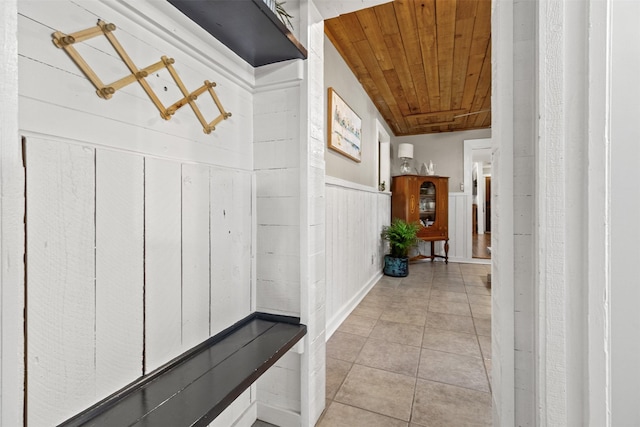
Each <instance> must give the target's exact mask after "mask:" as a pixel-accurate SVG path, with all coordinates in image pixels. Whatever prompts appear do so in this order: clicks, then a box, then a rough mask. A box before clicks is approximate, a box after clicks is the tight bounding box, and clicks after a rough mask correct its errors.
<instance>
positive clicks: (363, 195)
mask: <svg viewBox="0 0 640 427" xmlns="http://www.w3.org/2000/svg"><path fill="white" fill-rule="evenodd" d="M326 181H327V184H326V188H325V195H326V250H327V252H326V281H327V286H326V290H327V291H326V298H327V335H326V337H327V339H329V337H330V336H331V335H332V334H333V332H335V330H336V329H337V328H338V326H340V324H341V323H342V322H343V321H344V319H345V318H346V317H347V316H348V315H349V313H351V311H352V310H353V309H354V308H355V307H356V306H357V305H358V303H359V302H360V301H361V300H362V298H364V296H365V295H366V294H367V292H368V291H369V290H370V289H371V287H372V286H373V285H374V284H375V283H376V282H377V280H378V279H379V278H380V277H381V275H382V266H383V263H384V252H385V249H384V242H383V241H382V239H381V237H380V233H381V231H382V227H383V226H384V225H387V224H389V221H390V217H391V197H390V193H381V192H379V191H378V190H377V189H373V188H370V187H365V186H361V185H358V184H353V183H349V182H346V181H343V180H340V179H337V178H332V177H327V178H326Z"/></svg>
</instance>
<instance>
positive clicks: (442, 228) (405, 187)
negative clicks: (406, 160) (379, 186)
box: [391, 175, 449, 264]
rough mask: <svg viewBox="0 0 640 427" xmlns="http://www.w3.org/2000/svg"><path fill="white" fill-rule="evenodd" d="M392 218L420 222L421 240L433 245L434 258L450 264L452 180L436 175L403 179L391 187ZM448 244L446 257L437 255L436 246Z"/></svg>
mask: <svg viewBox="0 0 640 427" xmlns="http://www.w3.org/2000/svg"><path fill="white" fill-rule="evenodd" d="M391 218H400V219H403V220H405V221H407V222H419V223H420V225H421V226H422V227H421V228H420V230H419V231H418V238H419V239H420V240H424V241H426V242H431V255H430V256H425V255H419V256H418V258H431V260H433V259H434V258H436V257H439V258H444V260H445V263H447V264H448V263H449V178H448V177H446V176H436V175H428V176H423V175H400V176H395V177H393V181H392V183H391ZM441 240H442V241H444V256H443V255H435V254H434V242H437V241H441Z"/></svg>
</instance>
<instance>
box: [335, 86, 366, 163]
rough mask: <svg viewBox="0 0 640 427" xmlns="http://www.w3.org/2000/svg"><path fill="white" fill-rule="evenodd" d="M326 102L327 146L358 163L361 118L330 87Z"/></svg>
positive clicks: (360, 156)
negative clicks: (327, 113) (327, 115)
mask: <svg viewBox="0 0 640 427" xmlns="http://www.w3.org/2000/svg"><path fill="white" fill-rule="evenodd" d="M327 104H328V107H329V108H328V110H329V117H328V120H327V123H328V130H327V139H328V141H327V146H328V147H329V148H330V149H332V150H334V151H337V152H338V153H340V154H342V155H343V156H346V157H348V158H350V159H351V160H354V161H356V162H358V163H360V162H361V161H362V119H361V118H360V116H358V115H357V114H356V113H355V111H353V110H352V109H351V107H349V105H348V104H347V103H346V102H344V100H343V99H342V98H341V97H340V95H338V93H337V92H336V91H335V90H333V88H331V87H330V88H329V90H328V96H327Z"/></svg>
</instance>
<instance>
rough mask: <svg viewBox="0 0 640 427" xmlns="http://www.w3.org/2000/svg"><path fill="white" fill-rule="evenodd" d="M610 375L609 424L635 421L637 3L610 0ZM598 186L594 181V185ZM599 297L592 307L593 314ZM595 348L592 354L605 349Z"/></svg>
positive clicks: (639, 348)
mask: <svg viewBox="0 0 640 427" xmlns="http://www.w3.org/2000/svg"><path fill="white" fill-rule="evenodd" d="M610 6H611V15H610V17H611V21H610V22H611V26H610V27H609V28H610V32H611V42H612V48H611V51H610V55H611V62H610V67H611V68H610V72H611V76H610V82H611V92H610V96H611V98H610V103H611V104H610V105H611V110H610V114H611V116H610V117H611V122H610V128H609V129H610V138H611V145H610V150H611V151H610V159H611V169H610V171H611V181H610V203H611V205H610V209H611V240H610V242H611V249H610V251H611V252H610V257H611V258H610V260H609V262H610V267H609V268H610V269H611V276H610V280H611V282H610V296H611V299H610V301H611V306H610V311H609V313H610V316H611V317H610V322H611V323H610V327H611V341H610V351H611V359H610V369H611V371H610V375H611V392H610V393H611V394H610V399H611V406H610V410H611V420H610V422H611V425H613V426H617V425H638V424H640V408H639V407H638V403H637V401H636V399H634V398H633V396H634V395H635V396H637V395H638V394H639V393H640V370H639V369H638V366H639V365H640V342H639V341H638V339H637V336H638V328H640V311H639V310H638V305H637V302H638V301H640V289H639V288H638V286H637V283H638V270H637V265H638V260H639V259H640V250H639V248H638V244H637V242H638V239H640V224H639V222H638V218H640V189H639V187H638V185H637V180H636V179H634V177H635V176H636V174H637V169H638V161H639V160H640V149H639V146H638V140H639V138H640V126H639V124H638V117H640V102H639V101H638V100H639V99H640V90H639V89H640V87H639V86H638V84H637V83H636V80H637V76H638V75H639V73H640V29H639V28H638V25H637V22H638V18H639V17H640V4H638V3H637V2H631V1H628V2H618V1H616V2H610ZM599 185H600V184H599ZM602 307H603V304H602V300H600V304H599V306H598V308H599V309H600V310H599V313H601V312H602V311H601V308H602ZM606 350H607V349H606V348H602V347H600V348H598V355H600V354H602V352H603V351H606Z"/></svg>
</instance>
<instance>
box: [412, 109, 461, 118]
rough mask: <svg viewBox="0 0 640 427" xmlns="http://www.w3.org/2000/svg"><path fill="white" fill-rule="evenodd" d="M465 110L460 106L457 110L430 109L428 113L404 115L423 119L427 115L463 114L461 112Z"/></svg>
mask: <svg viewBox="0 0 640 427" xmlns="http://www.w3.org/2000/svg"><path fill="white" fill-rule="evenodd" d="M467 112H468V110H466V109H464V108H460V109H457V110H449V111H432V112H430V113H418V114H411V115H409V116H406V118H407V119H425V118H429V117H437V116H447V115H456V114H463V113H467Z"/></svg>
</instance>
